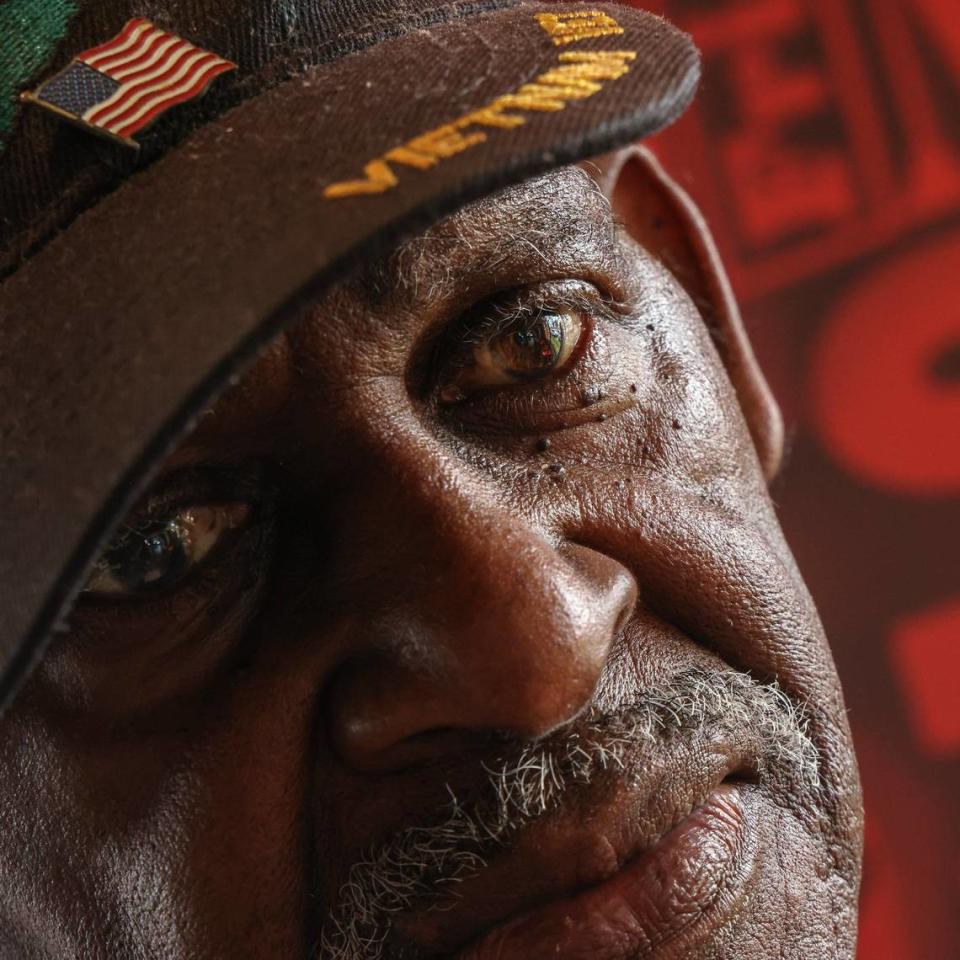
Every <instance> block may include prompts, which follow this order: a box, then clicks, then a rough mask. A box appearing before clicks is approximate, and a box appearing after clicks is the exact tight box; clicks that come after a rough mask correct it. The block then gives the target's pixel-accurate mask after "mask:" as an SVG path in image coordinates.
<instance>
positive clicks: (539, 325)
mask: <svg viewBox="0 0 960 960" xmlns="http://www.w3.org/2000/svg"><path fill="white" fill-rule="evenodd" d="M582 335H583V320H582V318H581V314H580V312H579V311H577V310H570V309H564V310H549V309H540V310H536V311H534V312H532V313H528V314H523V315H521V316H518V317H514V318H512V319H509V320H507V321H506V322H505V323H502V322H501V323H498V325H497V329H496V332H494V333H492V334H488V335H486V336H482V337H479V338H478V339H477V341H476V342H473V343H469V344H467V345H466V348H465V358H464V360H463V362H462V365H461V366H460V367H459V369H458V370H457V371H456V373H455V374H454V376H453V378H452V379H451V380H450V381H449V382H448V383H447V384H446V385H445V386H444V388H443V390H442V392H441V398H442V399H443V400H444V401H446V402H448V403H452V402H456V401H457V400H459V399H462V398H463V397H464V396H465V395H466V394H468V393H470V392H472V391H475V390H482V389H484V388H488V387H498V386H507V385H510V384H519V383H528V382H530V381H535V380H540V379H542V378H544V377H548V376H550V375H552V374H556V373H559V372H561V371H563V370H564V369H565V368H566V367H567V366H568V365H569V363H570V360H571V358H572V356H573V354H574V351H575V350H576V347H577V344H578V343H579V342H580V338H581V336H582Z"/></svg>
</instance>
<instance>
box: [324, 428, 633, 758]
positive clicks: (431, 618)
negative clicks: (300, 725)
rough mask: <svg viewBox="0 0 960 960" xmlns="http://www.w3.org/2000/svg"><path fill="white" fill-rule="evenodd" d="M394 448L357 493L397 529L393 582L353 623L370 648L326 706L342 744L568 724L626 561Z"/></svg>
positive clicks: (365, 747) (361, 754) (624, 598)
mask: <svg viewBox="0 0 960 960" xmlns="http://www.w3.org/2000/svg"><path fill="white" fill-rule="evenodd" d="M401 446H402V448H401V449H399V450H398V449H395V448H394V445H393V444H389V445H387V446H386V447H385V448H384V450H385V451H386V452H385V453H384V457H383V459H384V461H385V462H384V463H383V466H382V467H381V468H379V469H377V470H376V471H375V474H376V476H377V477H378V478H379V479H378V481H377V487H376V489H371V490H370V491H368V492H367V494H365V496H367V497H370V496H373V497H375V500H376V506H375V511H376V516H377V526H378V527H380V528H381V529H383V530H384V531H386V530H388V529H389V528H391V527H392V528H393V529H392V530H390V533H389V537H388V539H389V542H390V544H391V560H390V564H391V565H392V566H393V570H391V571H390V574H389V579H390V580H391V581H392V583H393V587H392V589H390V590H389V591H386V593H385V594H384V595H382V596H381V598H380V599H379V601H378V600H377V598H371V600H373V601H374V603H373V604H372V605H371V606H370V607H369V608H368V614H367V618H366V619H365V621H364V623H363V626H362V628H361V629H362V630H363V631H364V633H365V637H366V641H365V642H366V643H367V644H369V646H370V648H372V649H374V650H375V653H374V654H373V655H372V656H370V657H367V658H360V659H359V660H358V665H357V666H356V667H355V668H354V669H353V670H351V671H349V672H348V673H347V674H346V675H345V676H344V677H342V678H341V683H340V685H339V689H338V691H337V695H336V697H335V701H334V702H335V704H336V706H335V717H334V726H335V728H336V729H337V731H338V733H339V736H338V738H337V740H338V743H339V746H340V749H341V751H342V753H343V754H344V755H345V756H347V757H348V758H349V759H350V760H351V762H353V763H355V764H357V765H358V766H369V765H371V764H373V765H377V764H379V763H381V762H383V757H384V756H385V755H388V754H390V753H391V751H392V750H393V748H394V747H396V745H398V744H401V743H404V742H407V741H409V740H411V738H415V737H417V735H418V734H424V733H427V732H433V731H437V730H451V729H454V730H472V731H476V730H497V731H509V732H512V733H514V734H517V735H521V736H539V735H541V734H543V733H546V732H547V731H549V730H550V729H552V728H554V727H556V726H558V725H559V724H562V723H564V722H566V721H567V720H569V719H570V718H571V717H573V716H575V715H576V714H577V713H578V712H579V711H580V709H581V708H582V707H583V706H584V705H585V704H586V703H587V702H588V701H589V699H590V697H591V695H592V693H593V690H594V687H595V686H596V683H597V681H598V679H599V676H600V673H601V670H602V668H603V665H604V663H605V662H606V659H607V656H608V653H609V649H610V646H611V644H612V641H613V639H614V637H615V636H616V633H617V631H618V629H619V626H620V624H621V622H622V620H623V618H624V616H625V614H626V613H628V612H629V610H630V609H632V607H633V603H634V602H635V597H636V587H635V584H634V582H633V578H632V577H631V576H630V574H629V573H628V572H627V571H626V569H625V568H624V567H622V566H621V565H620V564H618V563H617V562H615V561H613V560H611V559H610V558H608V557H605V556H603V555H600V554H596V553H595V552H594V551H591V550H588V549H586V548H583V547H579V546H575V545H573V544H558V543H555V542H553V541H552V540H551V538H550V536H549V534H548V532H547V531H545V530H544V529H542V528H540V527H539V526H537V525H536V524H535V523H534V522H533V521H532V520H531V519H530V518H529V517H524V516H523V515H521V514H520V513H519V512H517V511H516V510H512V509H510V508H509V507H508V506H507V505H506V504H505V502H504V499H503V498H502V497H501V496H498V493H499V491H498V490H497V488H496V486H495V481H493V480H489V479H487V478H486V477H483V476H482V475H481V474H480V473H479V472H478V471H475V470H473V469H471V468H469V467H468V466H466V465H462V464H461V463H460V462H459V461H455V460H452V459H451V458H450V457H449V455H448V454H447V453H446V451H444V450H443V449H441V448H439V445H436V446H435V445H434V444H433V443H432V442H431V441H429V440H427V441H424V442H421V443H417V444H415V445H411V444H406V445H401ZM386 487H389V489H386ZM401 598H402V599H401ZM361 664H362V665H361Z"/></svg>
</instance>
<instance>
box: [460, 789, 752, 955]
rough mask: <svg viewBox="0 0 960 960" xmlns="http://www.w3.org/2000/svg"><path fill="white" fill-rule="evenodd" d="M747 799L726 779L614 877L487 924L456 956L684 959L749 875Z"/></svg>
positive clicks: (723, 916)
mask: <svg viewBox="0 0 960 960" xmlns="http://www.w3.org/2000/svg"><path fill="white" fill-rule="evenodd" d="M751 806H752V798H751V796H750V795H749V792H748V789H745V788H744V787H743V786H742V785H738V784H734V783H725V784H723V785H721V786H720V787H718V788H717V789H715V790H714V791H713V792H712V793H711V794H710V795H709V796H708V797H707V798H706V800H705V801H704V802H703V803H702V804H701V805H699V806H698V807H696V808H695V809H694V810H693V811H691V812H690V813H689V814H688V815H687V816H686V817H684V819H683V820H682V821H681V822H680V823H678V824H677V825H676V826H675V827H673V829H671V830H670V831H668V832H667V833H666V834H665V835H664V836H663V837H662V838H661V839H660V840H659V842H657V843H656V844H654V846H653V847H651V848H649V849H647V850H645V851H643V852H642V853H640V854H638V855H637V856H635V857H634V858H632V859H630V860H628V861H627V863H626V864H624V865H623V867H622V868H621V869H620V870H618V871H617V872H616V873H615V874H614V875H613V876H611V877H609V878H608V879H605V880H603V881H601V882H599V883H597V884H595V885H593V886H589V887H587V888H586V889H584V890H581V891H580V892H578V893H575V894H573V895H572V896H567V897H563V898H561V899H559V900H556V901H554V902H552V903H548V904H546V905H544V906H541V907H539V908H537V909H535V910H532V911H530V912H527V913H525V914H522V915H520V916H518V917H515V918H513V919H510V920H507V921H506V922H504V923H501V924H498V925H496V926H495V927H494V928H493V929H492V930H490V931H489V932H487V933H486V934H484V935H482V936H481V937H480V938H479V939H478V940H476V941H475V942H473V943H472V944H470V945H468V946H467V947H466V948H464V949H462V950H459V951H457V952H456V954H455V957H456V960H494V958H496V960H531V958H535V957H551V958H555V960H598V958H603V960H638V958H640V957H643V958H657V960H666V958H673V957H687V956H690V955H691V954H690V951H691V950H695V949H696V946H697V945H698V944H701V943H704V942H709V941H710V940H711V939H712V938H713V937H714V936H715V935H716V933H717V932H718V930H719V929H720V928H722V927H723V926H724V925H725V924H726V923H727V922H728V921H729V920H730V918H731V917H732V916H733V915H734V914H735V913H736V910H737V905H738V903H740V902H741V901H742V898H743V896H744V893H745V891H746V889H747V888H748V886H749V880H750V878H751V876H752V875H753V866H754V863H753V858H752V856H751V854H752V850H751V847H752V844H751V843H750V842H749V840H750V837H749V836H748V832H749V827H750V817H751Z"/></svg>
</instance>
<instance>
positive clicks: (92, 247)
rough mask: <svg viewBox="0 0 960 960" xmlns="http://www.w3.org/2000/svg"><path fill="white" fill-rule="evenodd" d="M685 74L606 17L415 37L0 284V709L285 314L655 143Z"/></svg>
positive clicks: (668, 39)
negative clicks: (466, 209) (513, 192)
mask: <svg viewBox="0 0 960 960" xmlns="http://www.w3.org/2000/svg"><path fill="white" fill-rule="evenodd" d="M564 18H567V19H564ZM698 76H699V61H698V57H697V54H696V51H695V49H694V47H693V45H692V43H691V42H690V40H689V38H687V37H686V36H685V35H684V34H682V33H680V32H678V31H677V30H675V29H674V28H672V27H671V26H669V25H668V24H667V23H666V22H665V21H663V20H661V19H660V18H658V17H655V16H653V15H651V14H648V13H644V12H641V11H637V10H634V9H630V8H626V7H621V6H617V5H614V4H589V5H586V4H570V5H558V4H545V3H544V4H529V5H527V4H523V5H520V6H517V7H513V8H508V9H503V10H497V11H494V12H490V13H484V14H482V15H479V16H472V17H467V18H464V19H460V20H456V21H454V22H449V23H445V24H442V25H440V26H438V27H436V28H433V29H429V30H416V31H413V32H410V33H407V34H405V35H403V36H400V37H397V38H395V39H391V40H388V41H386V42H383V43H381V44H379V45H377V46H375V47H371V48H369V49H367V50H364V51H362V52H360V53H357V54H353V55H351V56H348V57H345V58H343V59H341V60H338V61H335V62H333V63H328V64H325V65H324V66H322V67H319V68H316V69H314V70H311V71H309V72H307V73H306V74H304V75H303V76H301V77H298V78H296V79H293V80H290V81H287V82H286V83H284V84H283V85H281V86H278V87H276V88H274V89H272V90H270V91H268V92H266V93H264V94H262V95H260V96H259V97H257V98H255V99H253V100H250V101H248V102H246V103H244V104H241V105H240V106H238V107H236V108H234V109H233V110H232V111H230V112H228V113H227V114H225V115H224V116H223V117H221V118H220V119H219V120H217V121H215V122H213V123H210V124H208V125H206V126H204V127H202V128H201V129H199V130H198V131H197V132H196V133H194V134H193V135H192V136H191V137H190V138H189V139H188V140H187V141H186V142H184V143H183V144H182V145H181V146H180V147H179V148H178V149H177V150H175V151H174V152H172V153H170V154H168V155H167V156H165V157H164V158H162V159H161V160H159V161H158V162H157V163H155V164H154V165H153V166H151V167H150V168H149V169H147V170H145V171H143V172H142V173H140V174H137V175H136V176H134V177H133V178H131V179H130V180H128V181H127V182H126V183H124V184H123V185H122V186H121V187H120V188H119V189H118V190H116V191H115V192H114V193H112V194H111V195H109V196H108V197H106V198H105V199H104V200H102V201H101V202H100V203H99V204H98V205H97V206H96V207H94V208H93V209H92V210H91V211H89V212H88V213H86V214H84V215H83V216H81V217H80V218H78V219H77V220H76V221H75V222H74V223H73V224H72V225H71V226H70V227H69V229H67V230H66V231H64V233H63V234H61V235H60V236H59V237H57V238H56V239H55V240H53V241H52V242H51V243H50V244H49V245H48V246H47V247H46V248H45V249H43V250H42V251H40V252H39V253H38V254H36V255H35V256H34V257H33V258H32V259H31V260H29V261H28V262H27V263H26V264H25V265H24V266H23V267H21V268H20V269H19V270H18V271H17V272H16V273H15V274H13V275H12V276H11V277H10V278H9V279H8V280H6V281H5V282H4V283H3V284H2V285H0V342H2V343H3V351H2V355H0V410H2V414H0V452H2V456H3V461H4V465H3V470H2V474H0V493H2V502H3V504H4V506H3V511H2V512H0V543H2V544H3V545H4V550H3V551H2V553H0V671H2V673H0V705H2V704H3V703H6V702H7V701H8V700H9V698H10V697H11V696H12V694H13V692H14V691H15V690H16V688H17V687H18V685H19V684H20V682H21V681H22V679H23V678H24V677H25V676H26V674H27V673H28V671H29V668H30V666H31V664H32V663H33V662H34V661H35V659H36V657H38V656H39V654H40V652H41V651H42V648H43V646H44V644H45V642H46V641H47V639H48V638H49V636H50V634H51V632H52V631H54V630H55V629H56V628H57V625H58V624H61V623H62V622H63V619H64V617H65V614H66V611H67V609H68V607H69V604H70V602H71V601H72V599H73V597H74V595H75V593H76V591H77V590H78V589H79V586H80V585H81V584H82V581H83V577H84V576H85V573H86V571H87V569H88V567H89V565H90V563H91V562H92V560H93V558H94V557H95V556H96V553H97V550H98V548H99V547H100V545H101V544H102V543H103V542H104V541H105V540H106V538H107V537H109V535H110V534H111V532H112V530H113V528H114V526H115V525H116V524H118V523H119V522H120V520H122V518H123V515H124V513H125V511H126V510H127V509H128V508H129V507H130V505H131V504H132V502H133V501H134V500H135V498H136V497H137V496H138V495H139V493H140V491H141V490H142V489H143V487H144V485H145V484H146V483H147V481H148V480H149V478H150V477H151V475H152V471H153V470H154V469H155V467H156V465H157V464H158V462H159V461H160V460H161V459H162V457H163V456H164V455H165V454H166V453H167V452H168V451H169V450H170V449H171V447H172V446H173V445H175V444H176V442H177V441H178V439H179V438H180V437H181V436H182V435H183V434H184V432H185V431H186V430H187V429H188V427H189V424H190V422H191V419H192V418H193V417H194V416H196V415H197V413H198V412H199V411H201V410H203V409H205V408H206V407H207V406H208V405H209V404H210V403H211V402H212V400H213V398H214V397H215V396H216V395H217V393H218V392H219V391H220V390H222V389H223V387H224V386H225V385H226V384H227V383H228V382H229V381H230V379H231V378H235V377H236V376H237V375H238V374H239V373H240V372H241V371H242V370H243V369H244V367H245V366H246V365H247V364H248V363H249V362H250V361H251V360H252V359H253V358H254V357H255V356H256V354H257V351H258V349H259V348H260V347H261V346H262V345H264V344H265V343H266V342H268V341H269V340H270V339H271V338H272V337H274V336H275V335H276V333H277V332H278V331H279V330H281V329H282V328H283V326H284V325H285V324H286V323H289V322H291V321H292V319H293V318H295V317H296V316H297V314H298V312H299V308H300V307H301V306H302V305H303V304H304V303H305V302H307V301H309V300H310V299H312V298H315V297H317V296H318V295H319V294H320V292H321V291H322V290H323V289H324V288H325V287H326V286H328V285H329V284H331V283H333V282H335V281H336V280H337V279H338V278H339V277H340V276H342V275H343V274H344V273H345V272H346V271H348V270H349V269H350V267H351V265H352V264H354V263H356V262H358V261H359V260H363V259H365V258H368V257H371V256H375V255H377V254H378V253H380V252H382V251H383V250H385V249H386V248H387V247H389V246H390V245H391V244H393V243H395V242H396V241H397V240H398V239H400V238H401V237H402V236H404V235H406V234H409V233H410V232H412V231H415V230H417V229H419V228H421V227H423V226H425V225H426V224H428V223H429V222H431V221H432V220H435V219H436V218H438V217H439V216H442V215H443V214H445V213H448V212H450V211H452V210H453V209H455V208H456V207H457V206H460V205H462V204H463V203H465V202H467V201H469V200H471V199H475V198H477V197H479V196H482V195H483V194H485V193H488V192H490V191H491V190H494V189H496V188H499V187H501V186H505V185H507V184H509V183H512V182H516V181H518V180H520V179H523V178H525V177H527V176H531V175H533V174H535V173H538V172H541V171H543V170H545V169H547V168H550V167H553V166H556V165H558V164H562V163H570V162H575V161H577V160H579V159H583V158H585V157H588V156H591V155H594V154H598V153H601V152H604V151H606V150H609V149H611V148H612V147H614V146H618V145H620V144H623V143H626V142H628V141H630V140H634V139H638V138H640V137H644V136H647V135H649V134H651V133H653V132H655V131H656V130H658V129H660V128H661V127H663V126H665V125H666V124H668V123H669V122H671V121H672V120H673V119H675V117H676V116H677V115H678V114H679V113H680V112H682V110H683V109H684V107H685V106H686V105H687V103H688V102H689V100H690V99H691V97H692V96H693V93H694V90H695V87H696V83H697V80H698Z"/></svg>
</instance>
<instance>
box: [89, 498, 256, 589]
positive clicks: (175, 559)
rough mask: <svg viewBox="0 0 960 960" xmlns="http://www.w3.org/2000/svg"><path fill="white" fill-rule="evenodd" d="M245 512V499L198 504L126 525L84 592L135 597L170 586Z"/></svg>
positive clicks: (234, 526)
mask: <svg viewBox="0 0 960 960" xmlns="http://www.w3.org/2000/svg"><path fill="white" fill-rule="evenodd" d="M249 515H250V505H249V504H247V503H226V504H198V505H193V506H190V507H187V508H184V509H181V510H177V511H175V512H173V513H171V514H170V515H168V516H163V517H152V518H147V519H145V520H144V521H142V522H140V523H137V524H136V525H133V526H127V527H125V528H124V529H123V530H121V532H120V533H119V534H118V535H117V536H116V537H115V538H114V539H113V541H112V542H111V543H110V544H109V545H108V546H107V548H106V550H104V552H103V553H102V554H101V555H100V558H99V559H98V560H97V563H96V565H95V567H94V570H93V573H92V574H91V575H90V579H89V580H88V581H87V585H86V587H85V588H84V593H85V594H87V595H93V596H108V597H122V596H138V595H143V594H147V593H153V592H154V591H160V590H162V589H164V588H166V587H171V586H173V585H175V584H177V583H179V582H180V581H181V580H183V579H184V578H185V577H187V576H188V575H189V574H190V573H192V572H193V570H194V568H195V567H196V566H197V565H198V564H199V563H200V562H201V561H202V560H204V559H205V558H206V557H207V556H208V555H209V554H210V553H211V551H212V550H213V549H214V548H215V547H216V546H217V545H218V544H219V543H220V541H221V539H222V538H223V537H224V535H225V534H227V533H228V532H230V531H231V530H235V529H237V528H238V527H240V526H242V525H243V524H244V523H245V522H246V521H247V519H248V518H249Z"/></svg>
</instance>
